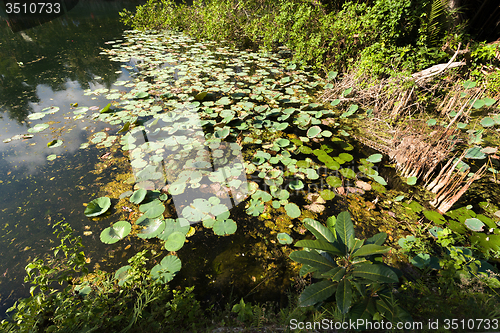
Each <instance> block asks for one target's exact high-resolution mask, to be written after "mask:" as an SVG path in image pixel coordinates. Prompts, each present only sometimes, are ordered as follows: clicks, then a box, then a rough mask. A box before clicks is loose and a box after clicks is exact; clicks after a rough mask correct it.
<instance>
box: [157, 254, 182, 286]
mask: <svg viewBox="0 0 500 333" xmlns="http://www.w3.org/2000/svg"><path fill="white" fill-rule="evenodd" d="M181 267H182V262H181V260H180V259H179V258H177V256H172V255H168V256H166V257H165V258H163V259H162V260H161V262H160V263H159V264H158V265H156V266H154V267H153V269H152V270H151V276H152V277H153V279H155V280H158V281H160V282H162V283H167V282H170V281H172V279H173V278H174V277H175V275H176V274H177V273H178V272H179V271H180V270H181Z"/></svg>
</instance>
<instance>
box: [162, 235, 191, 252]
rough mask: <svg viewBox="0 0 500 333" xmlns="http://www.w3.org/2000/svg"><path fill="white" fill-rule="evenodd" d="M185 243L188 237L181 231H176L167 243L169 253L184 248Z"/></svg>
mask: <svg viewBox="0 0 500 333" xmlns="http://www.w3.org/2000/svg"><path fill="white" fill-rule="evenodd" d="M185 242H186V236H185V235H184V234H183V233H181V232H179V231H175V232H173V233H171V234H170V236H168V238H167V240H166V242H165V248H166V249H167V250H168V251H178V250H180V249H181V248H182V247H183V246H184V243H185Z"/></svg>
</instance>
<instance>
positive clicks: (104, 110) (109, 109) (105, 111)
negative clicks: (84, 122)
mask: <svg viewBox="0 0 500 333" xmlns="http://www.w3.org/2000/svg"><path fill="white" fill-rule="evenodd" d="M110 111H111V103H108V105H106V106H105V107H103V108H102V110H101V111H100V112H99V113H108V112H110Z"/></svg>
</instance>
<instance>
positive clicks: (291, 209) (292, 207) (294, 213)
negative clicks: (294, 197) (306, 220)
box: [285, 203, 301, 219]
mask: <svg viewBox="0 0 500 333" xmlns="http://www.w3.org/2000/svg"><path fill="white" fill-rule="evenodd" d="M285 211H286V214H287V215H288V216H289V217H291V218H292V219H293V218H297V217H299V216H300V214H301V212H300V208H299V206H297V205H296V204H294V203H288V204H286V205H285Z"/></svg>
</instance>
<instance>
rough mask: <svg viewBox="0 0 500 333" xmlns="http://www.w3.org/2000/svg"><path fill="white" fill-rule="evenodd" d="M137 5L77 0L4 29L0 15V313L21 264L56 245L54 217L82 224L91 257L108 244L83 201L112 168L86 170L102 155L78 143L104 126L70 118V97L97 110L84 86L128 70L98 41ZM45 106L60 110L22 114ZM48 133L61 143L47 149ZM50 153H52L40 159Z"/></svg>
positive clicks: (108, 84)
mask: <svg viewBox="0 0 500 333" xmlns="http://www.w3.org/2000/svg"><path fill="white" fill-rule="evenodd" d="M137 4H139V2H137V1H135V2H118V1H115V2H105V1H98V2H89V1H80V3H79V4H78V5H77V7H75V8H74V9H73V10H72V11H71V12H70V13H68V14H67V15H66V16H63V17H61V18H58V19H56V20H54V21H52V22H48V23H45V24H43V25H41V26H38V27H34V28H31V29H28V30H25V31H21V32H18V33H12V31H11V30H10V29H9V27H8V26H7V22H6V21H5V20H4V19H3V18H0V128H1V130H0V141H3V142H0V153H1V160H0V227H1V232H0V314H2V315H3V314H4V312H5V310H6V309H7V308H8V307H10V306H11V305H12V304H13V303H14V301H15V300H16V299H18V298H19V297H25V296H28V294H29V293H28V291H29V287H30V286H29V285H28V284H25V283H24V281H23V280H24V276H25V271H24V267H25V266H26V264H27V262H28V261H30V260H32V259H34V258H35V257H40V256H42V255H43V254H45V253H47V251H48V250H49V249H50V247H51V246H54V244H55V243H54V240H55V236H54V235H53V228H52V226H53V225H54V224H55V223H56V222H58V221H61V220H63V219H64V220H65V221H66V222H69V223H70V224H71V225H72V227H73V228H74V229H75V230H76V232H77V233H78V234H79V235H82V234H83V232H84V231H86V234H87V235H88V236H83V242H84V244H85V245H86V250H85V251H86V254H87V255H88V256H89V257H90V258H91V260H92V254H97V253H101V254H102V253H105V252H103V251H107V250H106V247H105V246H104V244H101V243H100V241H99V233H100V230H101V226H96V225H95V224H94V225H90V221H89V219H87V218H86V217H85V215H84V214H83V210H84V207H83V206H82V203H84V202H89V201H90V200H92V199H94V198H95V197H97V193H96V192H97V191H98V189H99V187H100V186H101V185H102V184H103V183H106V182H108V181H109V180H111V179H112V176H113V173H114V172H115V170H114V169H116V166H113V165H110V167H108V168H107V169H105V170H104V172H102V173H100V174H98V175H95V174H92V173H89V170H92V169H93V168H94V165H95V164H96V163H97V162H99V156H100V154H102V152H100V151H99V150H97V149H85V150H82V149H79V147H80V144H81V143H83V142H86V141H87V138H88V133H90V132H93V131H99V130H102V129H103V128H105V127H106V124H102V123H97V122H95V121H93V120H90V119H88V118H87V117H84V116H82V117H81V118H80V119H78V118H77V119H76V121H75V117H77V115H76V114H74V112H73V111H74V110H75V109H74V108H71V106H70V104H72V103H79V104H80V105H85V106H96V107H99V108H102V107H103V106H104V105H106V104H107V103H108V101H107V100H106V99H105V98H102V97H92V96H85V95H84V90H85V89H96V88H108V89H113V88H114V87H113V82H115V81H116V80H127V79H129V73H128V71H127V70H125V69H124V68H122V67H120V64H119V63H117V62H112V61H110V60H109V57H108V56H107V55H104V54H100V52H101V49H100V48H102V47H103V46H104V43H105V42H106V41H110V40H116V39H117V38H120V37H121V35H122V32H123V30H124V29H125V27H124V26H123V25H122V24H121V23H120V22H119V15H118V12H119V11H120V10H122V9H123V8H128V9H129V10H132V9H133V8H134V7H135V6H136V5H137ZM48 107H55V108H53V110H57V108H59V110H58V111H57V112H55V113H48V114H46V115H45V117H43V119H40V120H32V121H31V122H32V124H28V121H29V118H27V117H28V115H30V114H32V113H36V112H40V111H41V110H43V109H45V108H48ZM40 123H48V124H50V127H49V128H47V129H45V130H44V131H42V132H41V133H37V134H36V135H35V136H34V137H33V138H23V137H19V136H17V137H16V135H29V134H30V133H29V132H28V130H29V128H30V127H33V125H34V124H40ZM108 126H109V125H108ZM33 134H35V133H33ZM25 137H26V136H25ZM9 139H11V140H9ZM52 140H62V141H63V144H62V145H61V146H59V147H57V148H48V147H47V143H48V142H50V141H52ZM53 154H55V155H56V156H57V157H56V158H55V159H54V160H48V159H47V157H48V156H49V155H53ZM49 159H50V158H49ZM103 223H104V224H105V223H106V222H105V221H103ZM89 232H92V233H89ZM108 251H109V250H108Z"/></svg>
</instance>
